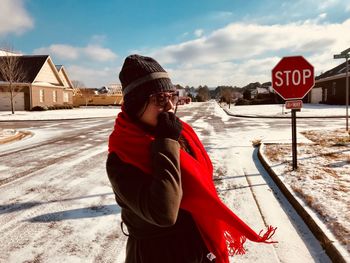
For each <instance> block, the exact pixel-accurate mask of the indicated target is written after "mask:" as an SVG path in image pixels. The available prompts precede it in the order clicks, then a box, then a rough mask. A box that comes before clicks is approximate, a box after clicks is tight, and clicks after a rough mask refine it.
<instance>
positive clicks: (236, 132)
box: [0, 101, 343, 262]
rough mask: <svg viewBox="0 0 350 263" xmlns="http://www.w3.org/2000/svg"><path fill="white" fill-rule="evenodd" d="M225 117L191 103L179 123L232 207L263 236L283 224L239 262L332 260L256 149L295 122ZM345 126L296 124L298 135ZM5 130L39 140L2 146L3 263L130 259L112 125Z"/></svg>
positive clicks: (74, 123) (105, 121)
mask: <svg viewBox="0 0 350 263" xmlns="http://www.w3.org/2000/svg"><path fill="white" fill-rule="evenodd" d="M218 111H220V109H218V106H217V105H216V104H215V102H212V101H211V102H207V103H193V104H192V105H191V107H187V106H184V107H179V110H178V116H179V117H180V118H182V119H183V120H184V121H187V122H188V123H190V124H191V125H192V126H193V127H194V129H195V130H196V131H197V132H198V134H199V137H200V139H201V140H202V141H203V143H204V145H205V148H206V149H207V151H208V152H209V155H210V156H211V158H212V161H213V164H214V171H215V173H214V178H215V181H216V186H217V189H218V193H219V195H220V197H221V198H222V199H223V200H224V202H225V203H226V204H227V205H228V206H229V207H230V208H231V209H232V210H233V211H234V212H235V213H236V214H238V215H239V216H240V217H241V218H243V219H244V220H246V221H247V222H248V224H249V225H251V226H252V228H253V229H255V230H257V231H259V230H260V229H261V228H263V227H264V224H272V225H274V226H278V227H279V228H278V230H277V233H276V236H275V237H274V239H276V240H277V241H279V243H278V244H276V245H260V244H256V243H252V242H249V241H247V243H246V246H247V251H248V252H247V254H246V255H244V256H236V257H235V260H234V261H235V262H330V261H329V259H328V257H327V256H326V255H325V254H324V252H323V250H322V248H321V247H320V246H319V245H318V242H317V241H316V240H315V239H314V237H313V236H312V235H311V233H310V231H309V230H308V229H307V228H306V227H305V225H304V224H303V222H301V220H300V218H299V217H298V216H297V215H296V214H295V212H294V210H293V209H292V208H291V207H290V205H289V204H288V203H287V202H286V200H285V199H284V197H283V196H281V194H280V193H279V191H278V190H277V189H276V188H274V185H273V183H272V182H271V180H270V179H269V178H268V176H267V175H266V172H264V170H263V168H262V167H261V166H260V165H259V164H258V161H257V159H256V149H254V148H253V147H252V143H251V142H252V140H254V139H257V138H256V134H257V132H256V131H257V130H259V134H260V136H259V137H260V138H261V139H263V141H266V142H269V141H277V142H278V141H279V140H280V141H283V140H286V138H279V137H278V134H279V132H280V131H283V130H284V131H285V130H286V129H287V130H290V120H289V119H248V118H235V117H228V116H224V113H223V111H222V113H220V114H218ZM221 114H222V115H221ZM342 123H343V120H341V119H332V120H331V121H330V120H325V119H312V120H310V119H298V121H297V125H298V129H314V128H318V127H322V126H323V125H329V126H338V127H340V126H341V125H342ZM0 124H1V125H2V127H3V126H4V127H12V128H22V129H25V130H30V131H31V132H33V133H34V135H33V136H32V137H30V138H26V139H24V140H23V141H20V142H15V143H10V144H5V145H0V160H1V161H0V200H1V201H0V232H1V233H2V238H1V239H0V262H24V261H27V262H123V257H124V249H125V240H126V238H125V236H123V235H122V233H121V231H120V208H119V207H118V206H117V205H116V204H115V201H114V195H113V193H112V190H111V188H110V185H109V181H108V178H107V175H106V172H105V160H106V157H107V142H108V136H109V134H110V132H111V131H112V129H113V125H114V118H99V119H90V120H86V119H85V120H66V121H33V122H16V123H6V122H4V123H0ZM247 156H249V158H247ZM247 159H249V160H250V161H247ZM226 162H230V163H232V162H233V163H234V164H235V166H234V168H232V166H231V165H228V164H226ZM267 196H268V198H270V199H269V200H267V199H266V198H267ZM271 211H273V212H274V213H271ZM276 211H279V212H278V213H277V212H276ZM236 258H237V259H236Z"/></svg>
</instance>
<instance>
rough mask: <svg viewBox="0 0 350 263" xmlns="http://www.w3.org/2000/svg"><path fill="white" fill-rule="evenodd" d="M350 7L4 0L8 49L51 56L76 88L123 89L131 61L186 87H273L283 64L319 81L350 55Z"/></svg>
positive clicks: (298, 1) (342, 0)
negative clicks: (146, 63) (306, 65)
mask: <svg viewBox="0 0 350 263" xmlns="http://www.w3.org/2000/svg"><path fill="white" fill-rule="evenodd" d="M349 30H350V2H349V1H347V0H295V1H287V0H286V1H284V0H267V1H262V0H261V1H258V0H250V1H243V0H216V1H212V0H201V1H199V0H197V1H195V0H192V1H190V0H186V1H185V0H178V1H165V0H163V1H161V0H149V1H140V0H138V1H137V0H128V1H125V0H104V1H98V0H84V1H83V0H60V1H48V0H0V46H11V47H12V48H13V49H14V50H16V51H18V52H21V53H23V54H27V55H29V54H40V55H44V54H45V55H46V54H48V55H50V56H51V58H52V59H53V62H54V63H55V64H58V65H64V67H65V69H66V71H67V73H68V75H69V77H70V79H71V80H79V81H81V82H83V83H84V84H85V85H86V86H87V87H91V88H99V87H102V86H105V85H108V84H110V83H120V82H119V78H118V74H119V71H120V69H121V66H122V64H123V61H124V59H125V57H126V56H128V55H130V54H134V53H137V54H141V55H145V56H152V57H153V58H155V59H156V60H157V61H158V62H159V63H160V64H161V65H162V66H163V67H164V68H165V69H166V70H167V71H168V72H169V74H170V76H171V79H172V81H173V83H174V84H180V85H182V86H186V85H188V86H194V87H198V86H199V85H207V86H208V87H211V88H215V87H217V86H219V85H230V86H238V87H242V86H245V85H247V84H249V83H251V82H260V83H263V82H267V81H271V70H272V68H273V67H274V66H275V65H276V64H277V63H278V61H279V60H280V59H281V58H282V57H284V56H294V55H301V56H304V57H305V58H306V59H307V60H308V61H309V62H310V63H311V64H312V65H313V66H314V68H315V74H316V75H318V74H320V73H322V72H325V71H326V70H329V69H331V68H332V67H334V66H336V65H339V64H341V63H343V62H344V60H343V59H340V60H339V59H338V60H335V59H333V55H334V54H338V53H340V52H341V51H343V50H345V49H347V48H349V47H350V34H349Z"/></svg>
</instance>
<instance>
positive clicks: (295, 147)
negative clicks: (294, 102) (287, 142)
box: [292, 109, 298, 171]
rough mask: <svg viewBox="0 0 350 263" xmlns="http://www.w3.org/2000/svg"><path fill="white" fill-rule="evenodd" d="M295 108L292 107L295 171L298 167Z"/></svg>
mask: <svg viewBox="0 0 350 263" xmlns="http://www.w3.org/2000/svg"><path fill="white" fill-rule="evenodd" d="M296 111H297V110H295V109H292V155H293V165H292V167H293V171H294V170H296V169H298V164H297V120H296V119H297V117H296Z"/></svg>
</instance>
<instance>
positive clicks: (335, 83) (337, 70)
mask: <svg viewBox="0 0 350 263" xmlns="http://www.w3.org/2000/svg"><path fill="white" fill-rule="evenodd" d="M348 68H349V69H350V61H348ZM348 76H349V77H350V72H349V73H348ZM349 81H350V80H349ZM349 85H350V82H349ZM313 90H319V94H320V95H318V97H319V99H320V102H321V103H326V104H339V105H344V104H345V102H346V100H345V98H346V96H345V94H346V62H344V63H342V64H340V65H338V66H336V67H334V68H332V69H330V70H328V71H326V72H324V73H322V74H321V75H319V76H317V77H316V78H315V86H314V88H313V89H312V91H313ZM321 90H322V92H321ZM349 97H350V96H349ZM311 99H312V96H311Z"/></svg>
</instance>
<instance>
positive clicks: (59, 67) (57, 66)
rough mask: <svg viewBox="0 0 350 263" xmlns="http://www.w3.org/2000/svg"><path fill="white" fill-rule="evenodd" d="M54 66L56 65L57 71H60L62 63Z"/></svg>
mask: <svg viewBox="0 0 350 263" xmlns="http://www.w3.org/2000/svg"><path fill="white" fill-rule="evenodd" d="M55 67H56V69H57V71H60V70H61V68H62V67H63V66H62V65H55Z"/></svg>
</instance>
